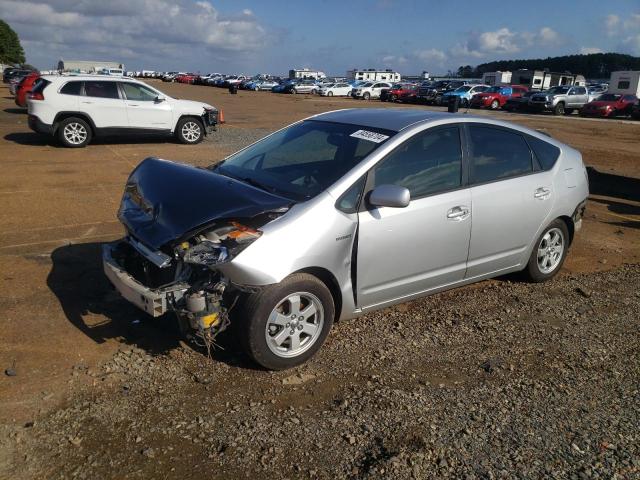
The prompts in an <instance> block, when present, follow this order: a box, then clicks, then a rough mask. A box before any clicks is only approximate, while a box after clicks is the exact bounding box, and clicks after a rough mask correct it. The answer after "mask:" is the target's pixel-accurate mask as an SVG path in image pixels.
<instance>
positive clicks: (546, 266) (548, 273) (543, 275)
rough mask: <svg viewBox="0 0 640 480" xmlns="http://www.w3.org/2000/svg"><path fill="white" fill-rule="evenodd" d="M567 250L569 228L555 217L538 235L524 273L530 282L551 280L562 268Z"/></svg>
mask: <svg viewBox="0 0 640 480" xmlns="http://www.w3.org/2000/svg"><path fill="white" fill-rule="evenodd" d="M568 250H569V230H568V229H567V225H566V224H565V223H564V222H563V221H562V220H560V219H556V220H554V221H553V222H551V224H550V225H549V226H547V228H545V229H544V231H543V232H542V233H541V234H540V237H538V240H537V241H536V243H535V246H534V248H533V251H532V252H531V257H529V263H528V264H527V267H526V268H525V270H524V273H525V274H526V276H527V278H528V279H529V280H530V281H532V282H536V283H539V282H546V281H547V280H551V279H552V278H553V277H554V276H555V275H556V274H557V273H558V272H559V271H560V269H561V268H562V264H563V263H564V260H565V258H566V257H567V251H568Z"/></svg>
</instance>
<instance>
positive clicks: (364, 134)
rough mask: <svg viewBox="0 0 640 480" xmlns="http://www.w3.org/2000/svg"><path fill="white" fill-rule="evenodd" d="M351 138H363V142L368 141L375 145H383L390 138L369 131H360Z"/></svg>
mask: <svg viewBox="0 0 640 480" xmlns="http://www.w3.org/2000/svg"><path fill="white" fill-rule="evenodd" d="M349 136H350V137H354V138H361V139H362V140H368V141H370V142H374V143H381V142H384V141H385V140H386V139H387V138H389V136H388V135H383V134H381V133H377V132H370V131H369V130H358V131H357V132H353V133H352V134H351V135H349Z"/></svg>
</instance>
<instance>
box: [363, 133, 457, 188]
mask: <svg viewBox="0 0 640 480" xmlns="http://www.w3.org/2000/svg"><path fill="white" fill-rule="evenodd" d="M373 175H374V182H373V183H374V186H376V187H377V186H379V185H387V184H391V185H400V186H402V187H406V188H408V189H409V192H411V198H418V197H423V196H426V195H431V194H434V193H438V192H443V191H446V190H451V189H453V188H457V187H459V186H460V185H461V184H462V148H461V144H460V131H459V129H458V127H445V128H439V129H436V130H427V131H426V132H422V133H418V134H417V135H415V136H414V137H413V138H411V139H410V140H407V141H406V142H405V143H404V144H402V145H401V146H400V147H398V148H397V149H396V150H394V151H393V152H392V153H391V154H389V156H387V157H386V158H385V159H384V160H383V161H382V162H381V163H379V164H378V165H376V167H375V168H374V171H373Z"/></svg>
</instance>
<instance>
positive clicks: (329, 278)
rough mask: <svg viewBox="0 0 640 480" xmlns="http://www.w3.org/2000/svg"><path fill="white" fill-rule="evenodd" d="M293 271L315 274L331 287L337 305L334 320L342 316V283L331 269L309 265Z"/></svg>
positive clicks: (335, 305) (330, 290)
mask: <svg viewBox="0 0 640 480" xmlns="http://www.w3.org/2000/svg"><path fill="white" fill-rule="evenodd" d="M293 273H307V274H309V275H313V276H314V277H316V278H318V279H319V280H320V281H321V282H322V283H324V284H325V285H326V287H327V288H328V289H329V292H331V297H333V303H334V307H335V308H334V312H335V318H334V321H337V320H338V319H339V318H340V312H341V311H342V293H341V291H340V285H339V284H338V280H336V277H334V276H333V274H332V273H331V272H330V271H329V270H327V269H326V268H322V267H307V268H303V269H301V270H297V271H295V272H293Z"/></svg>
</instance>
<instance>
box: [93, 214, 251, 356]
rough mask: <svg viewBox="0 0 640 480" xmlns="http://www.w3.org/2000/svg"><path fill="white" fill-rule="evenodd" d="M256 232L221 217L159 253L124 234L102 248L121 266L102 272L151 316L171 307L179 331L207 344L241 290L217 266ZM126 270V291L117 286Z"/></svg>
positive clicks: (223, 326) (226, 322)
mask: <svg viewBox="0 0 640 480" xmlns="http://www.w3.org/2000/svg"><path fill="white" fill-rule="evenodd" d="M261 234H262V232H260V231H259V230H256V229H254V228H252V227H248V226H246V225H243V224H240V223H238V222H225V223H222V224H220V225H217V226H215V227H213V228H211V229H210V230H207V231H205V232H202V233H200V234H197V235H195V236H193V237H192V238H190V239H189V240H186V241H182V242H180V243H178V244H177V245H176V246H175V247H167V248H165V249H164V251H160V252H153V251H150V250H148V249H147V248H146V247H145V246H144V245H142V244H141V243H139V242H138V241H137V240H136V239H135V238H134V237H132V236H129V237H126V238H125V239H123V240H121V241H119V242H116V243H114V244H111V245H109V251H108V252H105V257H106V256H107V255H109V256H110V258H111V259H112V260H113V263H115V264H117V266H118V267H119V268H120V269H121V270H122V272H120V275H119V278H116V279H114V277H113V273H111V274H110V272H109V271H107V269H108V268H109V267H108V265H107V263H105V271H106V273H107V276H109V278H110V279H111V281H112V283H113V284H114V286H115V287H116V288H117V289H118V290H119V291H120V293H121V294H122V295H123V296H125V298H127V299H128V300H130V301H132V302H133V303H135V304H136V305H137V306H138V307H140V308H142V309H144V310H145V311H147V313H150V314H152V315H153V316H160V315H162V314H164V313H166V312H167V311H172V312H174V313H175V314H176V316H177V318H178V321H179V324H180V329H181V331H182V332H183V333H184V334H185V335H186V336H187V337H188V338H189V339H191V340H193V341H195V342H196V343H197V344H198V345H200V346H205V347H207V348H209V347H210V346H211V345H212V344H213V342H214V340H215V338H216V336H217V335H218V334H219V333H220V332H222V331H224V330H225V329H226V328H227V327H228V326H229V323H230V321H229V312H230V311H231V310H232V309H233V307H234V306H235V303H236V301H237V299H238V296H239V294H240V293H241V292H242V291H243V288H242V287H240V286H237V285H233V284H232V283H231V282H230V281H229V280H228V279H226V278H225V277H224V276H223V275H222V274H221V273H220V272H219V271H218V269H217V268H218V267H219V266H220V265H221V264H223V263H225V262H228V261H230V260H231V259H232V258H233V257H234V256H236V255H237V254H239V253H240V252H241V251H242V250H243V249H244V248H246V247H247V246H248V245H249V244H251V243H252V242H253V241H254V240H256V239H257V238H259V237H260V235H261ZM170 248H171V249H172V250H171V251H169V249H170ZM125 274H128V276H129V278H130V280H133V282H134V284H133V285H132V287H133V289H134V292H132V294H130V295H127V293H128V292H127V290H126V288H123V286H122V285H121V283H122V282H123V281H126V280H127V278H122V276H123V275H125ZM131 277H132V278H131ZM130 283H132V282H130ZM135 284H138V285H135ZM135 290H138V291H135ZM132 297H133V298H132Z"/></svg>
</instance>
